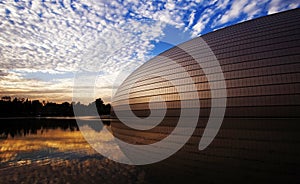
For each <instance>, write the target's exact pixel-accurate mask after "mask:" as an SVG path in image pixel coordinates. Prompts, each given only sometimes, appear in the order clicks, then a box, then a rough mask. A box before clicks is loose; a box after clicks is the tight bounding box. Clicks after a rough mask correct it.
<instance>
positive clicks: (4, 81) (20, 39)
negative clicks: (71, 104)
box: [0, 0, 299, 98]
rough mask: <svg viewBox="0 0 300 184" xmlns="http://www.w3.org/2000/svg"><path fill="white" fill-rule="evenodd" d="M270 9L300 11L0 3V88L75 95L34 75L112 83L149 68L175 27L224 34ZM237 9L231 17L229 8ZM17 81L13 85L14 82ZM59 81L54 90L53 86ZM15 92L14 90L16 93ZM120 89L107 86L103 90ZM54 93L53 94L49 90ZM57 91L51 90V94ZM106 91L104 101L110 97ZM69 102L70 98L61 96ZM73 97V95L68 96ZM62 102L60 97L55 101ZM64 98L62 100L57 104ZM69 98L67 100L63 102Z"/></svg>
mask: <svg viewBox="0 0 300 184" xmlns="http://www.w3.org/2000/svg"><path fill="white" fill-rule="evenodd" d="M265 6H267V7H268V10H267V11H268V13H274V12H278V11H283V10H285V9H291V8H295V7H299V2H298V1H292V0H286V1H283V0H282V1H279V0H272V1H271V2H270V3H269V1H267V0H263V1H259V2H253V1H247V0H235V1H230V0H220V1H217V0H214V1H192V0H187V1H173V0H166V1H160V2H154V1H147V2H142V1H138V0H128V1H125V2H123V3H120V2H119V1H115V0H112V1H104V0H97V1H95V0H83V1H73V2H72V3H71V2H70V1H64V0H62V1H55V2H48V1H45V2H42V1H30V2H29V1H28V2H22V1H18V2H15V1H1V3H0V33H1V34H0V63H1V65H0V71H1V72H0V88H1V90H2V93H5V92H7V93H12V91H13V90H15V91H16V90H17V89H20V91H24V90H25V88H26V86H27V89H26V90H27V91H28V93H29V91H30V90H32V91H37V90H39V89H41V90H42V91H45V90H47V89H48V88H45V87H43V85H48V86H49V87H50V88H52V89H53V88H54V87H57V88H59V89H60V90H63V89H65V91H66V93H65V94H67V93H69V91H70V85H71V83H70V81H72V80H71V78H70V79H69V80H68V81H67V79H62V80H59V79H58V80H56V81H55V79H53V81H46V83H44V82H45V81H43V80H41V79H37V80H35V81H34V83H36V85H35V86H31V85H29V84H30V83H33V80H32V79H27V78H26V75H21V74H28V73H32V72H44V73H47V74H49V75H50V76H51V75H52V74H62V73H68V72H76V71H78V70H89V71H103V72H102V73H101V74H100V75H101V76H100V77H102V78H109V77H111V76H115V75H117V73H118V72H120V71H122V70H123V68H124V66H125V65H130V66H131V67H132V69H134V68H136V67H137V66H139V65H141V64H142V63H144V62H145V61H146V60H147V59H148V58H149V56H148V55H147V53H148V51H149V50H151V49H152V48H153V47H154V46H153V45H152V44H151V43H152V42H151V41H153V40H161V39H162V38H163V36H164V35H165V34H169V33H167V32H164V31H166V28H167V27H168V26H173V27H175V28H177V30H182V31H187V30H189V29H190V31H191V34H192V35H191V36H192V37H195V36H198V35H200V34H202V33H203V30H205V28H207V26H209V27H210V26H211V27H212V28H213V29H216V28H219V27H220V26H225V25H226V24H227V23H228V22H230V21H232V20H236V19H238V18H239V17H240V16H241V15H242V14H243V15H245V16H246V19H251V18H253V17H255V16H257V15H258V14H260V13H261V12H262V11H263V7H265ZM228 7H230V8H229V9H228V10H227V8H228ZM14 77H15V79H18V81H12V79H13V78H14ZM54 81H55V83H56V84H55V85H54V84H53V83H52V82H54ZM13 85H14V86H15V88H12V86H13ZM111 85H113V82H112V81H110V80H103V84H102V85H101V86H111ZM50 88H49V90H50ZM50 91H51V90H50ZM107 91H108V90H107V88H105V92H104V93H105V95H108V94H107ZM61 95H64V94H61ZM65 96H68V97H69V96H70V94H68V95H65ZM56 97H57V95H56ZM57 98H58V97H57ZM59 98H62V97H59Z"/></svg>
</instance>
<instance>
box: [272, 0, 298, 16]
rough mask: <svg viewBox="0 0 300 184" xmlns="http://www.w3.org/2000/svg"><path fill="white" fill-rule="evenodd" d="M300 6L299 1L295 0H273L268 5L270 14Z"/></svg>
mask: <svg viewBox="0 0 300 184" xmlns="http://www.w3.org/2000/svg"><path fill="white" fill-rule="evenodd" d="M299 6H300V2H299V1H294V0H271V1H270V3H269V5H268V14H273V13H277V12H280V11H284V10H288V9H294V8H297V7H299Z"/></svg>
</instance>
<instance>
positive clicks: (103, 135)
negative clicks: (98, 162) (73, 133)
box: [80, 125, 127, 160]
mask: <svg viewBox="0 0 300 184" xmlns="http://www.w3.org/2000/svg"><path fill="white" fill-rule="evenodd" d="M80 131H81V132H82V134H83V136H84V138H85V139H86V140H88V142H89V144H90V145H91V146H92V147H93V148H94V149H95V150H101V153H102V154H103V155H104V156H106V157H108V158H109V159H111V160H123V159H127V157H126V156H125V155H124V153H123V152H121V149H120V148H119V146H118V144H117V143H116V141H115V140H114V139H115V138H114V136H113V135H112V133H111V132H109V130H108V129H107V128H106V127H105V128H103V129H102V130H101V131H100V132H97V131H95V130H94V129H92V128H90V127H89V126H87V125H85V126H82V127H80Z"/></svg>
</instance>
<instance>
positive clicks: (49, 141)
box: [0, 129, 96, 164]
mask: <svg viewBox="0 0 300 184" xmlns="http://www.w3.org/2000/svg"><path fill="white" fill-rule="evenodd" d="M67 152H69V153H70V155H72V153H74V152H76V153H77V154H81V155H82V154H83V155H91V154H96V152H95V151H94V150H92V149H91V147H90V146H89V145H88V144H87V143H86V141H85V140H84V139H83V137H82V135H81V133H80V132H78V131H76V132H68V131H64V130H61V129H55V130H50V129H49V130H44V132H43V133H42V134H29V135H27V136H26V137H15V138H13V139H6V140H1V147H0V164H1V163H3V162H7V161H12V162H13V161H16V160H17V159H18V160H22V159H24V158H26V159H43V158H41V157H43V156H45V157H50V158H51V157H62V156H64V155H67V154H66V153H67ZM57 153H59V154H57Z"/></svg>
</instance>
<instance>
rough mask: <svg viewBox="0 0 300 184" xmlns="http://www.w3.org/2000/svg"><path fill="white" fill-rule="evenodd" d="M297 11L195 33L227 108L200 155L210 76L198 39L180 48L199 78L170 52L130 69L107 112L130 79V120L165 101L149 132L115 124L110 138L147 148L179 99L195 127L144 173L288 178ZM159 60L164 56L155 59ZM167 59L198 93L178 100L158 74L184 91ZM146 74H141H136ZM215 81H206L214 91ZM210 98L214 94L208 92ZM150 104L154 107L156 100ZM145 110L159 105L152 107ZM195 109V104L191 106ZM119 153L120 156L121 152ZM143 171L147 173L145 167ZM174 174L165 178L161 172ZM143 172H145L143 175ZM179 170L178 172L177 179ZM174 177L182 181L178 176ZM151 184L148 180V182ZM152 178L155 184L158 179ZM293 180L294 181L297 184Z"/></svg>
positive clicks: (299, 98) (295, 124)
mask: <svg viewBox="0 0 300 184" xmlns="http://www.w3.org/2000/svg"><path fill="white" fill-rule="evenodd" d="M299 20H300V10H299V9H296V10H291V11H287V12H283V13H279V14H275V15H271V16H267V17H262V18H259V19H255V20H251V21H247V22H244V23H241V24H237V25H234V26H230V27H227V28H224V29H222V30H218V31H215V32H212V33H209V34H206V35H204V36H201V39H203V40H204V41H205V42H206V43H207V44H208V45H209V47H210V48H211V50H212V52H213V54H214V55H215V56H216V58H217V59H218V61H219V63H220V65H221V68H222V70H223V75H224V78H225V82H226V90H227V107H226V112H225V117H224V120H223V123H222V126H221V128H220V130H219V132H218V134H217V136H216V137H215V139H214V141H213V142H212V143H211V144H210V145H209V146H208V147H207V148H206V149H205V150H203V151H199V150H198V144H199V141H200V139H201V136H202V134H203V131H204V129H205V126H206V123H207V120H208V117H209V114H210V111H211V93H212V92H211V89H210V86H209V84H208V82H207V75H211V76H214V75H215V72H216V70H215V66H213V65H210V59H211V57H210V54H211V53H209V52H207V50H205V49H201V48H202V45H201V42H200V41H199V39H200V38H195V39H193V40H191V41H188V42H186V43H183V44H181V46H185V48H188V49H189V51H190V52H192V53H195V55H196V56H197V57H199V58H201V59H202V61H203V62H204V63H206V65H203V66H205V67H207V69H208V70H207V71H209V73H206V75H205V74H204V72H203V66H202V68H201V67H200V66H199V64H198V63H196V62H195V61H194V58H193V57H191V56H190V55H189V54H187V53H186V52H184V51H183V50H182V49H180V47H174V48H172V49H170V50H168V51H165V52H164V53H162V54H160V56H161V57H160V58H153V59H151V60H150V61H148V62H147V63H145V64H144V65H143V66H141V67H140V68H138V69H137V70H136V71H135V72H133V73H132V74H131V75H130V76H129V77H128V78H127V79H126V80H125V81H124V83H123V85H121V87H120V88H119V91H118V92H117V95H116V99H117V101H116V102H114V103H113V107H114V108H115V107H117V106H118V107H119V108H122V105H123V104H124V103H125V101H124V99H123V98H125V97H124V96H122V90H124V89H125V88H126V87H128V86H127V85H126V84H127V83H128V81H130V80H136V82H135V85H134V87H132V88H131V89H130V95H129V104H130V107H131V109H132V111H133V112H134V113H135V115H137V116H139V117H147V116H148V115H149V114H150V111H149V99H150V98H151V97H153V96H161V99H162V100H164V101H166V104H167V108H168V109H167V112H166V116H165V118H164V120H163V121H162V122H161V124H159V125H158V126H156V127H155V128H152V129H150V130H143V131H140V130H135V129H131V128H130V127H128V126H126V125H124V124H122V122H120V121H118V119H115V120H114V121H112V123H111V126H112V131H113V133H114V135H115V136H116V137H118V138H120V139H122V140H124V141H126V142H129V143H132V144H150V143H154V142H157V141H160V140H161V139H163V138H164V137H166V136H167V135H169V134H170V133H171V132H172V130H173V129H174V127H176V122H177V120H178V118H179V116H180V112H181V108H182V107H181V101H187V102H188V101H193V100H195V98H197V100H199V102H200V106H201V110H200V116H199V122H198V125H197V128H196V130H195V131H194V134H193V136H192V137H191V138H190V140H189V141H188V143H187V144H186V145H185V146H184V147H183V148H182V149H181V150H180V151H178V152H177V153H176V154H175V155H173V156H172V157H170V158H168V159H167V160H165V161H162V162H160V163H157V164H152V165H151V166H149V168H155V171H154V172H152V174H153V177H154V178H155V175H156V171H157V172H159V173H161V174H162V173H164V175H165V176H164V179H166V178H169V179H171V180H172V179H174V181H180V179H183V180H189V179H190V180H192V179H195V178H198V177H199V178H200V179H201V181H203V182H223V181H224V179H226V181H232V182H234V181H238V182H242V181H246V182H250V181H258V180H259V181H281V180H282V181H285V182H288V181H296V180H297V179H299V178H298V177H299V176H297V174H299V171H300V170H299V166H300V159H299V155H300V149H299V146H300V133H299V131H300V124H299V123H300V121H299V120H300V85H299V84H300V37H299V33H300V24H299ZM162 58H165V60H164V59H162ZM170 61H175V62H176V63H178V64H179V65H180V67H183V68H184V69H185V71H187V72H188V74H189V76H191V77H192V79H193V82H194V83H195V85H196V87H197V91H198V96H199V97H197V96H196V97H195V96H194V95H191V96H190V98H187V99H180V98H179V95H178V92H177V91H176V88H175V87H174V86H173V85H172V83H171V82H170V81H168V80H166V79H165V78H163V77H157V76H161V75H168V77H169V78H172V79H173V80H177V81H178V82H179V83H180V84H181V86H180V87H181V88H182V89H184V90H185V91H186V92H187V93H188V92H189V90H190V89H189V88H188V87H186V88H185V86H186V83H185V82H186V80H185V78H182V76H180V75H179V74H178V70H176V67H178V65H175V66H174V64H172V63H171V62H170ZM145 75H149V76H148V77H146V78H145V77H142V78H141V77H140V76H145ZM218 82H219V79H218V78H215V80H214V81H212V84H213V85H214V86H216V88H215V89H214V90H218V89H217V88H218V86H219V85H218ZM216 94H217V93H216ZM157 103H160V102H159V101H158V102H157ZM152 107H153V109H152V110H154V111H155V110H157V111H159V110H160V109H159V108H157V109H156V108H155V105H154V106H152ZM195 108H197V107H195ZM125 154H126V153H125ZM150 170H151V169H150ZM170 172H172V173H175V175H173V174H169V175H168V174H167V173H170ZM150 173H151V172H150ZM184 173H185V174H184ZM180 176H182V178H181V177H180ZM153 180H154V181H155V179H153ZM158 181H159V180H158ZM298 181H300V180H298Z"/></svg>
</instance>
